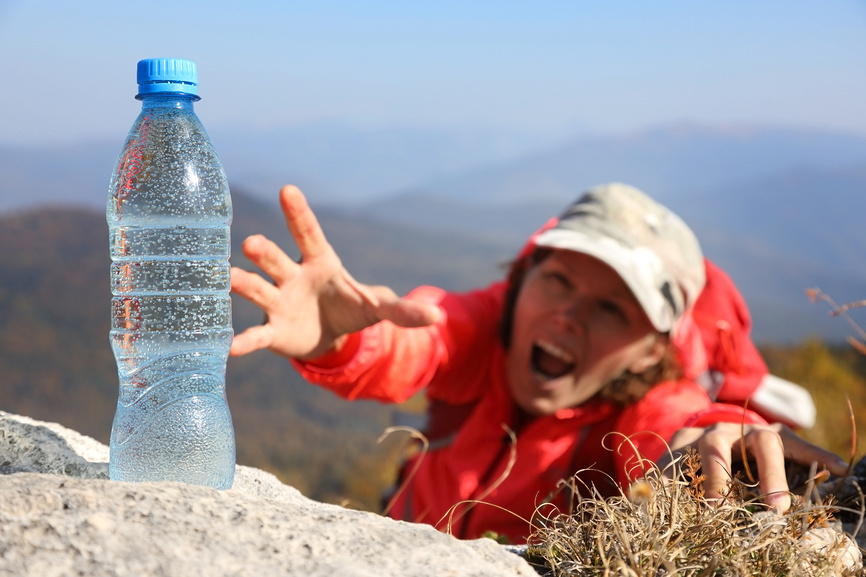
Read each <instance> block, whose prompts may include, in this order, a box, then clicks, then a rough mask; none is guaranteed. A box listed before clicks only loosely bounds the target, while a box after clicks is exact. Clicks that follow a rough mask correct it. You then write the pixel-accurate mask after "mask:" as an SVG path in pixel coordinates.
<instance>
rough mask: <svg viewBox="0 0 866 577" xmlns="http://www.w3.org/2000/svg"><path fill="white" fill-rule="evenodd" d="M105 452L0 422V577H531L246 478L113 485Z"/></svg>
mask: <svg viewBox="0 0 866 577" xmlns="http://www.w3.org/2000/svg"><path fill="white" fill-rule="evenodd" d="M107 461H108V447H106V446H105V445H103V444H101V443H99V442H97V441H95V440H93V439H91V438H89V437H85V436H83V435H80V434H78V433H76V432H75V431H71V430H69V429H65V428H64V427H62V426H60V425H57V424H53V423H41V422H37V421H33V420H31V419H28V418H26V417H20V416H17V415H10V414H8V413H3V412H0V575H4V576H5V575H10V576H11V575H15V576H21V575H33V576H37V575H38V576H40V577H42V576H46V577H48V576H54V575H57V576H60V575H88V576H96V577H99V576H112V577H124V576H127V575H129V576H132V575H135V576H140V575H149V576H174V575H184V576H196V575H202V576H204V575H207V576H208V577H220V576H230V575H231V576H242V575H251V576H252V575H255V576H268V575H286V576H293V575H297V576H304V577H318V576H321V577H333V576H334V575H339V576H341V577H344V576H348V577H353V576H358V577H368V576H369V577H374V576H375V577H387V576H391V575H393V576H395V577H398V576H399V577H407V576H419V577H421V576H427V575H430V576H431V577H432V576H437V577H444V576H448V577H457V576H464V575H465V576H479V577H481V576H491V577H494V576H503V577H504V576H525V577H535V576H536V575H537V574H536V573H535V571H534V570H533V569H532V568H531V567H530V566H529V565H528V564H527V563H526V562H525V561H524V560H523V559H521V558H520V557H518V556H517V555H514V554H512V553H509V552H507V551H506V550H504V549H503V548H502V547H500V546H499V545H497V544H496V543H494V542H493V541H491V540H489V539H480V540H477V541H459V540H457V539H455V538H453V537H450V536H448V535H445V534H442V533H439V532H438V531H436V530H434V529H432V528H431V527H428V526H426V525H416V524H411V523H403V522H398V521H393V520H390V519H386V518H383V517H380V516H378V515H374V514H372V513H365V512H360V511H352V510H348V509H344V508H341V507H338V506H335V505H327V504H323V503H318V502H316V501H312V500H310V499H307V498H306V497H304V496H303V495H301V494H300V492H298V491H297V490H296V489H294V488H292V487H289V486H286V485H283V484H282V483H280V482H279V481H278V480H277V479H276V477H274V476H273V475H270V474H268V473H265V472H264V471H261V470H258V469H253V468H250V467H242V466H239V467H238V469H237V473H236V476H235V483H234V486H233V487H232V489H231V490H229V491H216V490H213V489H209V488H206V487H198V486H193V485H185V484H182V483H121V482H116V481H109V480H108V464H107Z"/></svg>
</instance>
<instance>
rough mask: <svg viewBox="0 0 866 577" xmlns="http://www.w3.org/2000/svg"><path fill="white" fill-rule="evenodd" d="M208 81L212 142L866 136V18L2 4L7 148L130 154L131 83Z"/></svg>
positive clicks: (852, 7)
mask: <svg viewBox="0 0 866 577" xmlns="http://www.w3.org/2000/svg"><path fill="white" fill-rule="evenodd" d="M167 56H170V57H181V58H189V59H192V60H195V61H196V62H197V63H198V65H199V77H200V92H201V94H202V96H203V100H202V101H201V103H200V104H199V105H198V106H197V110H198V112H199V115H200V116H201V117H202V119H203V121H204V122H205V124H206V125H207V126H208V127H209V128H212V127H221V128H224V127H229V126H255V127H273V126H280V125H285V124H292V123H298V122H309V121H316V120H321V119H335V120H340V121H348V122H352V123H356V124H360V125H364V126H370V125H372V126H375V125H382V124H387V125H401V124H410V125H416V126H418V125H420V126H439V127H446V128H461V129H465V128H467V127H476V126H488V127H495V128H508V129H519V130H527V131H532V132H550V133H563V132H578V131H580V130H584V131H589V130H591V131H596V132H611V131H617V132H619V131H628V130H634V129H638V128H643V127H647V126H652V125H658V124H663V123H668V122H677V121H695V122H701V123H710V124H720V123H760V124H784V125H795V126H809V127H823V128H830V129H834V130H845V131H853V132H856V133H859V134H864V135H866V114H864V112H866V1H864V0H860V1H855V0H821V1H816V0H809V1H805V0H732V1H725V2H706V1H695V0H676V1H674V0H671V1H664V0H657V1H651V0H628V1H627V0H621V1H617V0H611V1H599V0H596V1H592V2H590V1H588V0H587V1H578V0H562V1H547V2H529V1H528V0H524V1H522V2H518V1H511V0H490V1H473V0H454V1H452V0H435V1H434V0H401V1H370V0H368V1H366V2H360V1H358V2H350V1H338V0H316V1H313V0H310V1H308V2H292V1H283V2H276V1H275V2H256V1H255V0H250V1H248V2H238V1H237V0H232V1H230V2H228V1H221V0H209V1H207V2H205V1H187V2H184V1H182V0H151V1H148V2H142V1H139V0H127V1H118V0H86V1H84V2H70V1H68V0H62V1H61V0H26V1H24V0H0V143H3V144H28V145H30V144H51V143H63V142H69V141H72V140H75V139H91V138H105V137H111V138H121V137H122V136H123V135H125V133H126V131H127V130H128V128H129V126H130V125H131V123H132V120H133V119H134V117H135V116H136V115H137V113H138V109H139V105H138V103H137V102H136V101H135V100H133V96H134V94H135V90H136V85H135V64H136V62H137V61H138V60H139V59H141V58H150V57H167Z"/></svg>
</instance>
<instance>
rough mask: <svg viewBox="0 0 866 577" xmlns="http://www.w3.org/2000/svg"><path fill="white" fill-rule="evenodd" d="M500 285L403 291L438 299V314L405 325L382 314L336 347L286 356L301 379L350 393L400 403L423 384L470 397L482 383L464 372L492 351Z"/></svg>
mask: <svg viewBox="0 0 866 577" xmlns="http://www.w3.org/2000/svg"><path fill="white" fill-rule="evenodd" d="M503 292H504V289H503V287H502V286H501V283H497V284H494V285H491V286H490V287H488V288H487V289H483V290H479V291H474V292H470V293H461V294H457V293H448V292H446V291H443V290H441V289H438V288H434V287H427V286H425V287H420V288H418V289H415V290H414V291H412V292H411V293H410V294H409V295H407V297H406V298H408V299H413V300H424V301H427V302H431V303H434V304H437V305H438V306H439V307H440V308H441V309H442V311H443V313H444V314H443V318H442V320H440V322H438V323H437V324H435V325H432V326H429V327H421V328H411V329H407V328H403V327H398V326H396V325H394V324H393V323H390V322H387V321H382V322H380V323H377V324H375V325H373V326H371V327H368V328H366V329H364V330H362V331H360V332H358V333H354V334H352V335H350V336H349V338H348V340H347V341H346V343H345V344H344V345H343V347H342V348H341V349H340V350H339V351H336V352H333V353H329V354H326V355H324V356H322V357H319V358H317V359H313V360H311V361H298V360H293V361H292V363H293V364H294V366H295V367H296V368H297V369H298V371H299V372H300V373H301V376H303V377H304V378H305V379H306V380H308V381H310V382H312V383H315V384H318V385H320V386H322V387H324V388H326V389H328V390H330V391H332V392H334V393H336V394H337V395H340V396H342V397H345V398H347V399H349V400H353V399H371V400H378V401H382V402H402V401H405V400H406V399H408V398H410V397H411V396H412V395H414V394H415V393H417V392H418V391H420V390H422V389H424V388H425V387H429V390H428V395H429V396H432V397H434V398H439V399H441V400H445V401H447V402H453V403H465V402H469V401H471V400H474V399H475V398H477V397H478V396H479V395H480V392H481V389H480V383H479V384H477V385H476V386H474V387H467V386H466V382H467V381H466V378H465V376H466V374H467V373H472V372H473V367H477V366H478V361H479V359H483V358H484V355H488V356H489V355H490V354H491V352H492V351H491V350H490V347H491V346H492V342H491V338H493V339H494V341H495V334H496V330H497V326H498V319H499V314H500V312H501V301H502V297H501V295H502V294H503ZM473 361H475V362H473Z"/></svg>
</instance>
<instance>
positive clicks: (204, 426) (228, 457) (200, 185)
mask: <svg viewBox="0 0 866 577" xmlns="http://www.w3.org/2000/svg"><path fill="white" fill-rule="evenodd" d="M138 83H139V91H138V95H137V96H136V98H137V99H139V100H141V102H142V110H141V114H140V115H139V117H138V119H137V120H136V121H135V124H133V126H132V129H131V130H130V132H129V136H128V137H127V139H126V143H125V144H124V146H123V150H122V151H121V153H120V156H119V157H118V159H117V165H116V167H115V169H114V174H113V175H112V178H111V184H110V186H109V198H108V206H107V208H106V217H107V220H108V227H109V231H110V232H109V246H110V250H111V259H112V264H111V288H112V295H113V298H112V300H111V311H112V313H111V318H112V324H111V346H112V349H113V351H114V356H115V359H116V361H117V372H118V376H119V378H120V395H119V398H118V402H117V412H116V413H115V417H114V424H113V425H112V429H111V447H110V448H111V453H110V454H111V457H110V464H109V474H110V477H111V478H112V479H115V480H120V481H183V482H187V483H193V484H197V485H206V486H210V487H215V488H218V489H228V488H230V487H231V486H232V482H233V480H234V471H235V437H234V429H233V427H232V420H231V415H230V413H229V409H228V403H227V402H226V394H225V367H226V359H227V357H228V350H229V347H230V346H231V341H232V336H233V333H232V326H231V300H230V297H229V262H228V258H229V251H230V244H229V224H230V223H231V219H232V205H231V197H230V196H229V188H228V182H227V180H226V176H225V172H224V171H223V167H222V164H221V162H220V160H219V157H218V156H217V153H216V151H215V150H214V147H213V145H212V144H211V141H210V138H209V137H208V135H207V133H206V132H205V129H204V127H203V126H202V124H201V122H200V121H199V119H198V117H197V116H196V114H195V112H194V111H193V103H194V102H196V101H198V100H199V97H198V89H197V85H198V75H197V69H196V65H195V63H194V62H191V61H189V60H177V59H151V60H142V61H141V62H139V63H138Z"/></svg>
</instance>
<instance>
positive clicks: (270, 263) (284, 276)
mask: <svg viewBox="0 0 866 577" xmlns="http://www.w3.org/2000/svg"><path fill="white" fill-rule="evenodd" d="M241 250H242V251H243V253H244V256H245V257H247V258H248V259H250V260H251V261H252V262H253V263H254V264H255V265H256V266H257V267H259V268H260V269H262V272H264V273H265V274H266V275H268V276H269V277H271V278H272V279H274V282H276V283H277V284H281V283H283V282H285V281H286V280H288V279H289V278H291V277H292V276H293V275H294V273H295V271H296V270H297V268H298V264H297V263H296V262H294V261H293V260H292V259H290V258H289V255H287V254H286V253H285V252H283V249H281V248H280V247H279V246H277V244H276V243H275V242H273V241H272V240H270V239H268V238H266V237H264V236H262V235H260V234H254V235H252V236H250V237H248V238H247V239H246V240H244V242H243V244H242V245H241Z"/></svg>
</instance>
